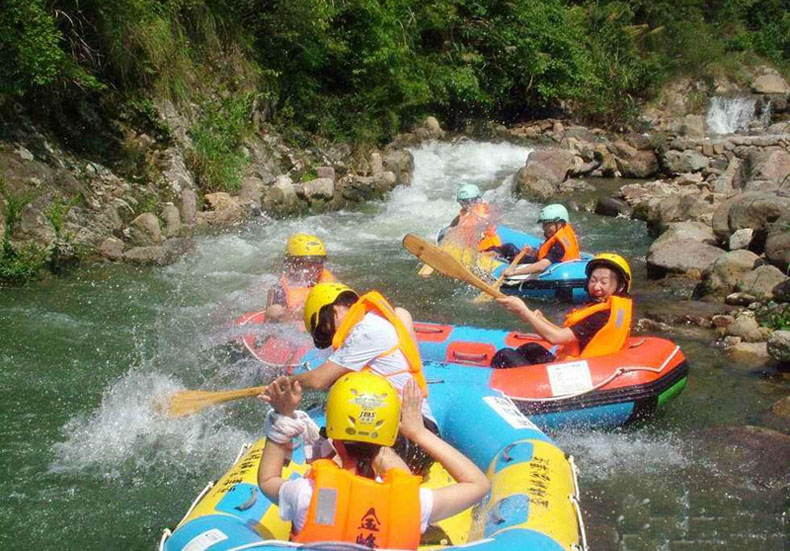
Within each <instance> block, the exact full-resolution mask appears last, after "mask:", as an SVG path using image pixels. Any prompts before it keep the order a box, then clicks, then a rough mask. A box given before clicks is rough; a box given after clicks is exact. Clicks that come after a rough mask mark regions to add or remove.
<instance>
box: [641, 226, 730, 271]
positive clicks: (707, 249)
mask: <svg viewBox="0 0 790 551" xmlns="http://www.w3.org/2000/svg"><path fill="white" fill-rule="evenodd" d="M722 254H724V251H723V250H721V249H719V248H718V247H713V246H711V245H707V244H705V243H702V242H700V241H697V240H696V239H693V238H690V237H678V238H665V237H664V236H663V235H662V236H661V237H659V238H658V239H656V240H655V241H654V242H653V244H652V245H650V248H649V249H648V251H647V271H648V276H649V277H651V278H660V277H663V276H664V275H666V274H667V273H668V272H670V273H681V274H683V273H688V272H690V271H692V270H697V271H698V272H700V273H701V272H704V271H705V270H706V269H707V268H708V267H709V266H710V265H711V264H712V263H713V262H714V261H715V260H716V259H717V258H718V257H720V256H721V255H722Z"/></svg>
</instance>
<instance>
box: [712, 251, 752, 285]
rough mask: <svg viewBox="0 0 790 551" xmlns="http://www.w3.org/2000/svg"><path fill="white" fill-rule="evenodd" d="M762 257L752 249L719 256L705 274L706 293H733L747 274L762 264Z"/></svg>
mask: <svg viewBox="0 0 790 551" xmlns="http://www.w3.org/2000/svg"><path fill="white" fill-rule="evenodd" d="M760 262H761V261H760V257H759V256H757V255H756V254H754V253H753V252H751V251H747V250H745V249H739V250H736V251H730V252H728V253H725V254H723V255H721V256H720V257H719V258H717V259H716V260H715V261H714V262H713V264H711V266H710V268H709V269H708V270H707V271H706V272H705V274H704V276H703V286H704V288H705V291H706V293H712V294H716V295H726V294H729V293H731V292H732V291H733V290H734V289H735V288H736V287H737V286H738V284H739V283H740V282H741V280H742V279H743V278H744V276H745V275H746V274H748V273H749V272H751V271H752V270H753V269H754V268H755V267H756V266H758V265H759V264H760Z"/></svg>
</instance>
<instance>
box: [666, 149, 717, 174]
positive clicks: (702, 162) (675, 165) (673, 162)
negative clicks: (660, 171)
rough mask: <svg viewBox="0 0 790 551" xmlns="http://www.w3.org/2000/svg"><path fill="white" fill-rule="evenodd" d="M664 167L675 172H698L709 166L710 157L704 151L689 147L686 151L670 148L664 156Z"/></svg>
mask: <svg viewBox="0 0 790 551" xmlns="http://www.w3.org/2000/svg"><path fill="white" fill-rule="evenodd" d="M663 161H664V168H666V169H667V171H669V172H670V173H673V174H682V173H684V172H698V171H700V170H702V169H703V168H706V167H707V166H708V163H710V159H708V158H707V157H706V156H705V155H703V154H702V153H699V152H697V151H694V150H693V149H687V150H685V151H675V150H672V149H671V150H669V151H667V152H666V153H665V154H664V156H663Z"/></svg>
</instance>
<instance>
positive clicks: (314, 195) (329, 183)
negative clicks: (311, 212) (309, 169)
mask: <svg viewBox="0 0 790 551" xmlns="http://www.w3.org/2000/svg"><path fill="white" fill-rule="evenodd" d="M298 192H299V190H297V193H298ZM302 193H303V194H304V196H305V198H306V199H307V200H308V201H314V200H316V199H321V200H329V199H331V198H332V196H333V195H334V194H335V182H334V180H332V179H331V178H316V179H314V180H310V181H308V182H304V183H303V184H302Z"/></svg>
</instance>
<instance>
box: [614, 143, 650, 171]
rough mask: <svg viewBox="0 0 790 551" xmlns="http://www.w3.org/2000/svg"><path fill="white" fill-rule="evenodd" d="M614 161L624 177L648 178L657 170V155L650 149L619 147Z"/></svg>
mask: <svg viewBox="0 0 790 551" xmlns="http://www.w3.org/2000/svg"><path fill="white" fill-rule="evenodd" d="M621 151H622V153H621ZM615 161H616V163H617V170H619V171H620V174H621V175H622V176H624V177H625V178H650V177H651V176H653V175H654V174H656V173H657V172H658V157H656V154H655V153H653V152H652V151H645V150H636V149H633V148H628V149H626V148H619V149H618V155H617V157H616V158H615Z"/></svg>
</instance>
